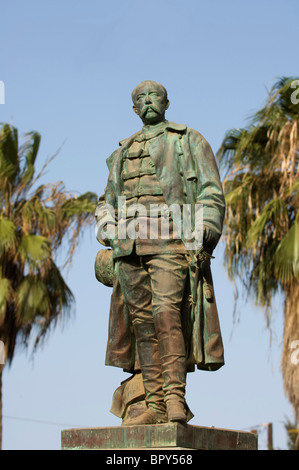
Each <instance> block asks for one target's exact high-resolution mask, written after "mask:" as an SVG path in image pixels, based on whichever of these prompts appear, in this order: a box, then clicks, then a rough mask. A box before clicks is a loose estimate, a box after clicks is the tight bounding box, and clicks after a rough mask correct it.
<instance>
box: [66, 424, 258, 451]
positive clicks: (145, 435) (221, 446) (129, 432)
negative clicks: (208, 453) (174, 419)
mask: <svg viewBox="0 0 299 470" xmlns="http://www.w3.org/2000/svg"><path fill="white" fill-rule="evenodd" d="M61 444H62V450H129V449H130V450H151V449H155V450H163V449H168V450H176V449H189V450H257V435H256V434H253V433H250V432H242V431H233V430H229V429H217V428H214V427H211V428H209V427H203V426H193V425H189V424H188V425H185V426H184V425H182V424H179V423H167V424H155V425H147V426H128V427H121V426H115V427H101V428H80V429H66V430H64V431H62V434H61Z"/></svg>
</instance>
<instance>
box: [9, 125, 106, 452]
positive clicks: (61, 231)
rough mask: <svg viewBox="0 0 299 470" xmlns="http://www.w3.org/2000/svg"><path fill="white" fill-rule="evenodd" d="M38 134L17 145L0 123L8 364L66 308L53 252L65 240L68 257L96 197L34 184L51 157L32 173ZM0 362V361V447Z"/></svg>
mask: <svg viewBox="0 0 299 470" xmlns="http://www.w3.org/2000/svg"><path fill="white" fill-rule="evenodd" d="M40 140H41V137H40V135H39V134H38V133H37V132H31V133H29V134H27V135H26V140H25V142H24V143H23V144H22V145H19V142H18V132H17V130H16V129H15V128H13V127H10V126H9V125H7V124H3V125H2V126H1V128H0V340H1V341H2V343H1V345H2V346H3V344H4V347H5V358H6V361H5V362H6V364H9V365H10V364H11V362H12V359H13V356H14V352H15V348H16V344H17V343H18V344H19V343H21V344H23V345H24V344H25V346H26V345H28V341H29V339H30V340H32V341H33V342H34V345H35V347H36V346H37V345H38V344H39V342H40V340H41V339H44V338H45V336H46V333H48V332H49V331H50V329H52V328H53V326H55V325H56V322H57V321H58V320H59V319H63V318H65V316H66V314H67V312H68V311H69V309H70V307H71V305H72V302H73V300H74V299H73V294H72V292H71V291H70V289H69V287H68V286H67V284H66V283H65V281H64V279H63V276H62V273H61V270H60V269H59V267H58V266H57V265H56V263H55V256H56V255H57V251H58V249H59V247H61V245H62V243H63V242H64V241H65V240H66V242H67V247H68V251H67V254H66V257H65V265H67V264H70V263H71V260H72V256H73V253H74V250H75V248H76V246H77V244H78V240H79V234H80V232H81V229H82V228H83V227H84V226H87V225H88V224H90V222H91V221H92V220H93V218H94V210H95V205H96V200H97V197H96V195H95V194H94V193H90V192H87V193H85V194H83V195H81V196H79V197H75V196H74V195H71V194H69V193H67V191H66V190H65V188H64V185H63V183H61V182H58V183H55V184H38V183H40V178H41V177H42V176H43V174H44V170H45V168H46V167H47V165H48V164H49V162H50V161H51V160H52V158H53V157H52V158H51V159H48V160H47V162H46V163H45V165H44V166H43V168H42V170H41V172H40V173H39V174H38V175H37V177H34V173H35V171H34V170H35V168H34V167H35V161H36V158H37V153H38V149H39V144H40ZM2 362H4V361H2ZM3 367H4V364H0V447H1V437H2V419H1V418H2V416H1V410H2V399H1V383H2V381H1V378H2V371H3Z"/></svg>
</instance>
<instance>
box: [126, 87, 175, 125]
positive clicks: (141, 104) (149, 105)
mask: <svg viewBox="0 0 299 470" xmlns="http://www.w3.org/2000/svg"><path fill="white" fill-rule="evenodd" d="M168 106H169V101H168V100H167V99H166V97H165V95H164V92H163V90H162V89H161V88H160V87H159V86H157V85H155V84H154V83H150V82H148V83H146V84H142V85H139V86H138V87H137V89H136V92H135V95H134V106H133V109H134V111H135V113H136V114H138V116H139V117H140V118H141V119H142V121H143V123H144V124H157V123H159V122H161V121H164V119H165V111H166V109H167V108H168Z"/></svg>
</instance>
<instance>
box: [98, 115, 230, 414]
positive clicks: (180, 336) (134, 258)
mask: <svg viewBox="0 0 299 470" xmlns="http://www.w3.org/2000/svg"><path fill="white" fill-rule="evenodd" d="M149 129H150V130H148V128H147V126H144V128H143V129H142V131H141V132H138V133H136V134H134V135H133V136H132V137H130V138H129V139H125V140H124V141H122V142H121V143H120V149H118V150H117V151H115V152H114V153H113V154H112V155H111V156H110V157H109V159H108V160H107V164H108V167H109V170H110V172H109V178H108V183H107V187H106V190H105V196H104V197H103V198H102V199H101V201H100V204H99V207H101V205H103V203H105V204H108V205H111V206H112V207H113V208H115V213H116V225H117V230H116V236H115V237H114V239H113V240H109V243H110V245H111V247H112V248H113V258H114V283H113V294H112V299H111V310H110V320H109V338H108V345H107V354H106V364H109V365H114V366H118V367H123V369H124V370H127V371H133V370H136V369H137V368H139V367H140V368H141V370H142V374H143V382H144V386H145V390H146V401H147V404H148V406H150V408H151V409H155V410H156V411H157V412H158V413H160V414H161V416H162V417H163V415H164V413H165V410H166V405H167V407H168V405H169V403H171V402H174V401H179V402H181V403H185V398H184V396H185V385H186V372H187V370H190V371H191V370H194V365H197V367H198V368H202V369H207V370H215V369H217V368H219V367H221V366H222V365H223V363H224V359H223V345H222V339H221V333H220V328H219V322H218V314H217V307H216V301H215V296H214V291H213V285H212V284H213V283H212V278H211V272H210V265H209V260H208V261H207V262H203V263H202V264H201V267H198V266H196V265H194V262H192V259H194V258H193V257H192V256H191V257H190V254H191V255H192V253H190V250H189V249H188V248H186V247H187V244H186V240H185V239H184V237H183V236H182V234H181V233H180V236H179V237H178V236H177V235H178V234H177V233H176V228H175V227H177V225H176V224H173V222H174V218H173V217H171V216H170V214H169V213H167V210H166V212H165V213H164V217H165V216H166V217H167V218H168V221H169V237H166V238H163V236H162V233H161V230H158V232H157V237H156V238H154V239H153V238H151V237H149V236H148V235H149V220H150V219H151V218H149V217H148V215H149V210H150V209H151V207H152V205H153V204H155V205H158V206H161V207H162V206H164V207H165V208H166V209H167V207H168V208H169V207H170V206H171V205H172V204H177V205H178V206H179V207H183V205H184V204H190V205H191V206H192V209H193V211H194V207H195V204H202V205H203V207H204V210H203V223H204V225H205V227H208V228H209V229H210V230H211V231H212V232H213V234H215V237H216V243H217V241H218V239H219V237H220V235H221V231H222V224H223V217H224V196H223V192H222V186H221V183H220V179H219V173H218V169H217V166H216V162H215V159H214V156H213V153H212V151H211V149H210V146H209V144H208V143H207V142H206V141H205V139H204V138H203V137H202V136H201V134H199V133H198V132H197V131H194V130H192V129H189V128H187V126H185V125H178V124H175V123H169V122H167V121H164V122H162V123H160V124H158V125H156V126H151V127H150V128H149ZM119 197H123V198H125V203H126V206H125V207H126V211H125V216H123V210H120V207H119V206H118V202H119V199H118V198H119ZM138 203H139V204H142V208H145V211H146V213H143V214H141V215H140V214H139V213H138V212H137V214H136V212H134V208H136V207H137V206H136V204H138ZM165 214H166V215H165ZM162 219H163V215H162V216H161V214H160V222H161V221H162ZM160 226H161V224H160ZM124 227H125V228H126V230H125V232H126V235H128V233H129V234H130V233H131V235H132V228H133V229H134V230H135V232H136V234H137V235H136V236H134V237H133V236H131V237H128V236H126V237H124V238H122V237H119V234H120V232H121V230H120V228H122V229H123V228H124ZM205 286H208V288H209V289H208V290H209V295H206V294H205V292H207V291H208V290H205ZM186 299H187V300H186ZM132 326H133V329H132ZM136 344H137V351H136ZM169 409H171V407H170V408H169ZM168 413H170V412H169V410H168ZM161 419H162V422H163V418H161Z"/></svg>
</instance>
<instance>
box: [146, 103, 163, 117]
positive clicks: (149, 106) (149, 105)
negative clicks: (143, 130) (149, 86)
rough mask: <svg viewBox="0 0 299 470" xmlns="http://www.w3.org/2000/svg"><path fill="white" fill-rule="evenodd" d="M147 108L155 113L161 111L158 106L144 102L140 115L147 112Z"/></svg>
mask: <svg viewBox="0 0 299 470" xmlns="http://www.w3.org/2000/svg"><path fill="white" fill-rule="evenodd" d="M148 109H152V110H153V111H155V112H156V113H160V112H161V110H160V109H159V108H158V106H155V105H153V104H146V105H145V106H143V108H142V110H141V116H144V115H145V114H146V113H147V111H148Z"/></svg>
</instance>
